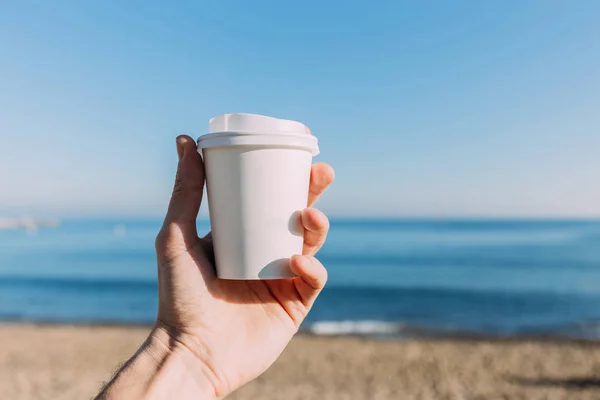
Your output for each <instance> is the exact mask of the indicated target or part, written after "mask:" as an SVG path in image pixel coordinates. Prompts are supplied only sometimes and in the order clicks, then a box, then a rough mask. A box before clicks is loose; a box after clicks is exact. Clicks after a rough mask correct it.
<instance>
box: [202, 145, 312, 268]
mask: <svg viewBox="0 0 600 400" xmlns="http://www.w3.org/2000/svg"><path fill="white" fill-rule="evenodd" d="M202 154H203V157H204V165H205V170H206V184H207V193H208V206H209V212H210V221H211V228H212V235H213V243H214V250H215V262H216V269H217V276H218V277H219V278H222V279H279V278H289V277H292V276H293V274H292V273H291V271H290V268H289V259H290V257H291V256H292V255H294V254H301V253H302V247H303V229H302V225H301V223H300V219H299V218H300V211H301V210H302V209H304V208H305V207H306V205H307V201H308V189H309V182H310V169H311V164H312V153H311V151H310V150H309V149H302V148H298V147H286V146H281V145H239V146H216V147H208V148H204V149H202Z"/></svg>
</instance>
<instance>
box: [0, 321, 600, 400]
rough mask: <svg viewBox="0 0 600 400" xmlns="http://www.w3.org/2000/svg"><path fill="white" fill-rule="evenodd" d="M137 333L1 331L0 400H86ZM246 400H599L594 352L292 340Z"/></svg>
mask: <svg viewBox="0 0 600 400" xmlns="http://www.w3.org/2000/svg"><path fill="white" fill-rule="evenodd" d="M147 331H148V329H147V328H141V327H81V326H80V327H72V326H34V325H15V324H8V325H0V399H12V400H21V399H23V400H24V399H27V400H30V399H53V400H55V399H77V400H81V399H90V398H93V396H94V395H95V393H96V391H97V390H98V389H99V388H100V387H101V385H102V383H103V382H104V381H105V380H107V379H109V378H110V376H111V374H112V373H113V372H114V370H115V369H116V368H117V366H118V364H119V363H121V362H123V361H125V360H126V359H127V358H128V357H129V356H130V355H131V354H132V353H133V352H134V351H135V350H136V349H137V347H138V346H139V345H140V344H141V342H142V341H143V340H144V338H145V336H146V334H147ZM229 399H232V400H246V399H248V400H249V399H263V400H270V399H286V400H295V399H304V400H306V399H321V400H328V399H348V400H349V399H373V400H378V399H408V400H411V399H422V400H427V399H469V400H471V399H472V400H475V399H477V400H484V399H485V400H488V399H528V400H530V399H532V400H534V399H570V400H578V399H600V344H593V343H592V344H588V343H574V342H566V341H563V342H550V341H489V340H488V341H486V340H456V339H455V340H407V341H375V340H366V339H360V338H323V337H314V336H302V335H299V336H298V337H297V338H295V339H294V340H293V341H292V343H291V344H290V346H289V347H288V349H287V350H286V352H285V353H284V354H283V356H282V357H281V358H280V359H279V360H278V361H277V363H276V364H275V366H274V367H272V368H271V369H270V370H269V371H267V372H266V373H265V374H264V375H263V376H261V377H260V378H258V379H257V380H255V381H254V382H252V383H250V384H249V385H247V386H246V387H244V388H242V389H240V390H239V391H238V392H237V393H234V394H233V395H231V396H230V397H229Z"/></svg>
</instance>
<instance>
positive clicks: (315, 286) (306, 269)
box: [290, 255, 327, 308]
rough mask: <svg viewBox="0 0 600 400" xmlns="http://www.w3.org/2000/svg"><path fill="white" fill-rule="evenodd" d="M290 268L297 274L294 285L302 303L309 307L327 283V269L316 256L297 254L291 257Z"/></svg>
mask: <svg viewBox="0 0 600 400" xmlns="http://www.w3.org/2000/svg"><path fill="white" fill-rule="evenodd" d="M290 269H291V271H292V272H293V273H294V274H296V275H298V276H297V277H296V278H294V285H296V290H298V293H299V294H300V297H301V299H302V303H303V304H304V305H305V306H306V307H308V308H310V307H311V306H312V304H313V303H314V302H315V300H316V298H317V296H318V295H319V293H321V290H323V288H324V287H325V283H327V270H326V269H325V267H324V266H323V264H321V263H320V262H319V261H318V260H317V259H316V258H314V257H310V256H299V255H296V256H293V257H292V258H291V260H290Z"/></svg>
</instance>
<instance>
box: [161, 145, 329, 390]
mask: <svg viewBox="0 0 600 400" xmlns="http://www.w3.org/2000/svg"><path fill="white" fill-rule="evenodd" d="M177 150H178V155H179V166H178V170H177V178H176V181H175V188H174V190H173V196H172V198H171V202H170V205H169V210H168V212H167V216H166V218H165V221H164V224H163V227H162V229H161V231H160V233H159V234H158V237H157V239H156V252H157V259H158V281H159V311H158V318H157V323H156V327H155V329H154V331H153V332H154V335H155V336H156V337H158V338H161V339H160V340H162V341H163V342H164V343H165V345H166V346H169V347H170V348H171V349H173V350H176V351H178V352H185V353H187V354H188V355H189V354H190V353H191V354H192V355H193V358H194V359H195V360H197V364H195V365H192V366H191V367H192V368H197V369H198V370H197V371H198V372H199V373H200V376H201V378H203V379H206V381H207V382H208V383H209V385H208V387H210V388H211V389H210V390H214V395H215V396H216V397H222V396H225V395H227V394H229V393H231V392H232V391H234V390H236V389H237V388H239V387H240V386H242V385H244V384H245V383H247V382H248V381H250V380H252V379H253V378H255V377H257V376H258V375H260V374H261V373H263V372H264V371H265V370H266V369H267V368H268V367H269V366H270V365H271V364H272V363H273V362H274V361H275V359H276V358H277V357H278V356H279V355H280V354H281V352H282V351H283V349H284V348H285V346H286V345H287V344H288V343H289V341H290V340H291V338H292V337H293V336H294V334H295V333H296V332H297V330H298V327H299V326H300V324H301V323H302V321H303V320H304V318H305V317H306V315H307V314H308V312H309V310H310V308H311V306H312V304H313V303H314V301H315V299H316V298H317V296H318V295H319V292H320V291H321V289H323V286H324V285H325V282H326V281H327V271H326V270H325V268H324V267H323V265H321V263H320V262H319V261H317V260H316V259H315V258H314V257H313V256H314V255H315V254H316V253H317V251H318V250H319V249H320V248H321V246H322V245H323V243H324V241H325V238H326V236H327V232H328V229H329V222H328V220H327V218H326V217H325V215H324V214H323V213H321V212H320V211H318V210H316V209H314V208H306V209H305V210H303V212H302V214H301V220H302V225H303V226H304V229H305V233H304V248H303V252H302V253H303V254H302V255H295V256H293V257H292V258H291V261H290V268H291V270H292V271H293V272H294V273H295V274H296V275H298V276H297V277H296V278H293V279H283V280H262V281H233V280H221V279H217V277H216V274H215V267H214V256H213V245H212V237H211V235H210V234H209V235H207V236H206V237H204V238H202V239H200V238H198V236H197V232H196V217H197V214H198V210H199V208H200V203H201V201H202V191H203V187H204V178H205V177H204V164H203V162H202V158H201V157H200V155H199V154H198V152H197V151H196V144H195V142H194V140H193V139H192V138H190V137H188V136H180V137H179V138H177ZM333 179H334V172H333V169H332V168H331V167H330V166H328V165H326V164H322V163H321V164H315V165H314V166H313V167H312V171H311V179H310V191H309V192H310V193H309V200H308V206H310V205H312V204H313V203H314V202H315V201H316V200H317V198H318V197H319V196H320V195H321V194H322V193H323V191H325V189H326V188H327V187H328V186H329V184H330V183H331V182H332V181H333ZM205 383H206V382H203V383H202V384H203V386H206V385H205Z"/></svg>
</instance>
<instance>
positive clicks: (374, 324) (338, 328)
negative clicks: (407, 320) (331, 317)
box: [304, 321, 405, 336]
mask: <svg viewBox="0 0 600 400" xmlns="http://www.w3.org/2000/svg"><path fill="white" fill-rule="evenodd" d="M404 328H405V325H404V324H401V323H394V322H385V321H319V322H314V323H312V324H310V325H308V326H307V327H306V328H305V329H304V330H305V332H310V333H312V334H315V335H324V336H327V335H332V336H333V335H361V336H363V335H364V336H372V335H384V336H388V335H393V336H396V335H399V334H401V333H402V331H403V330H404Z"/></svg>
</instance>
